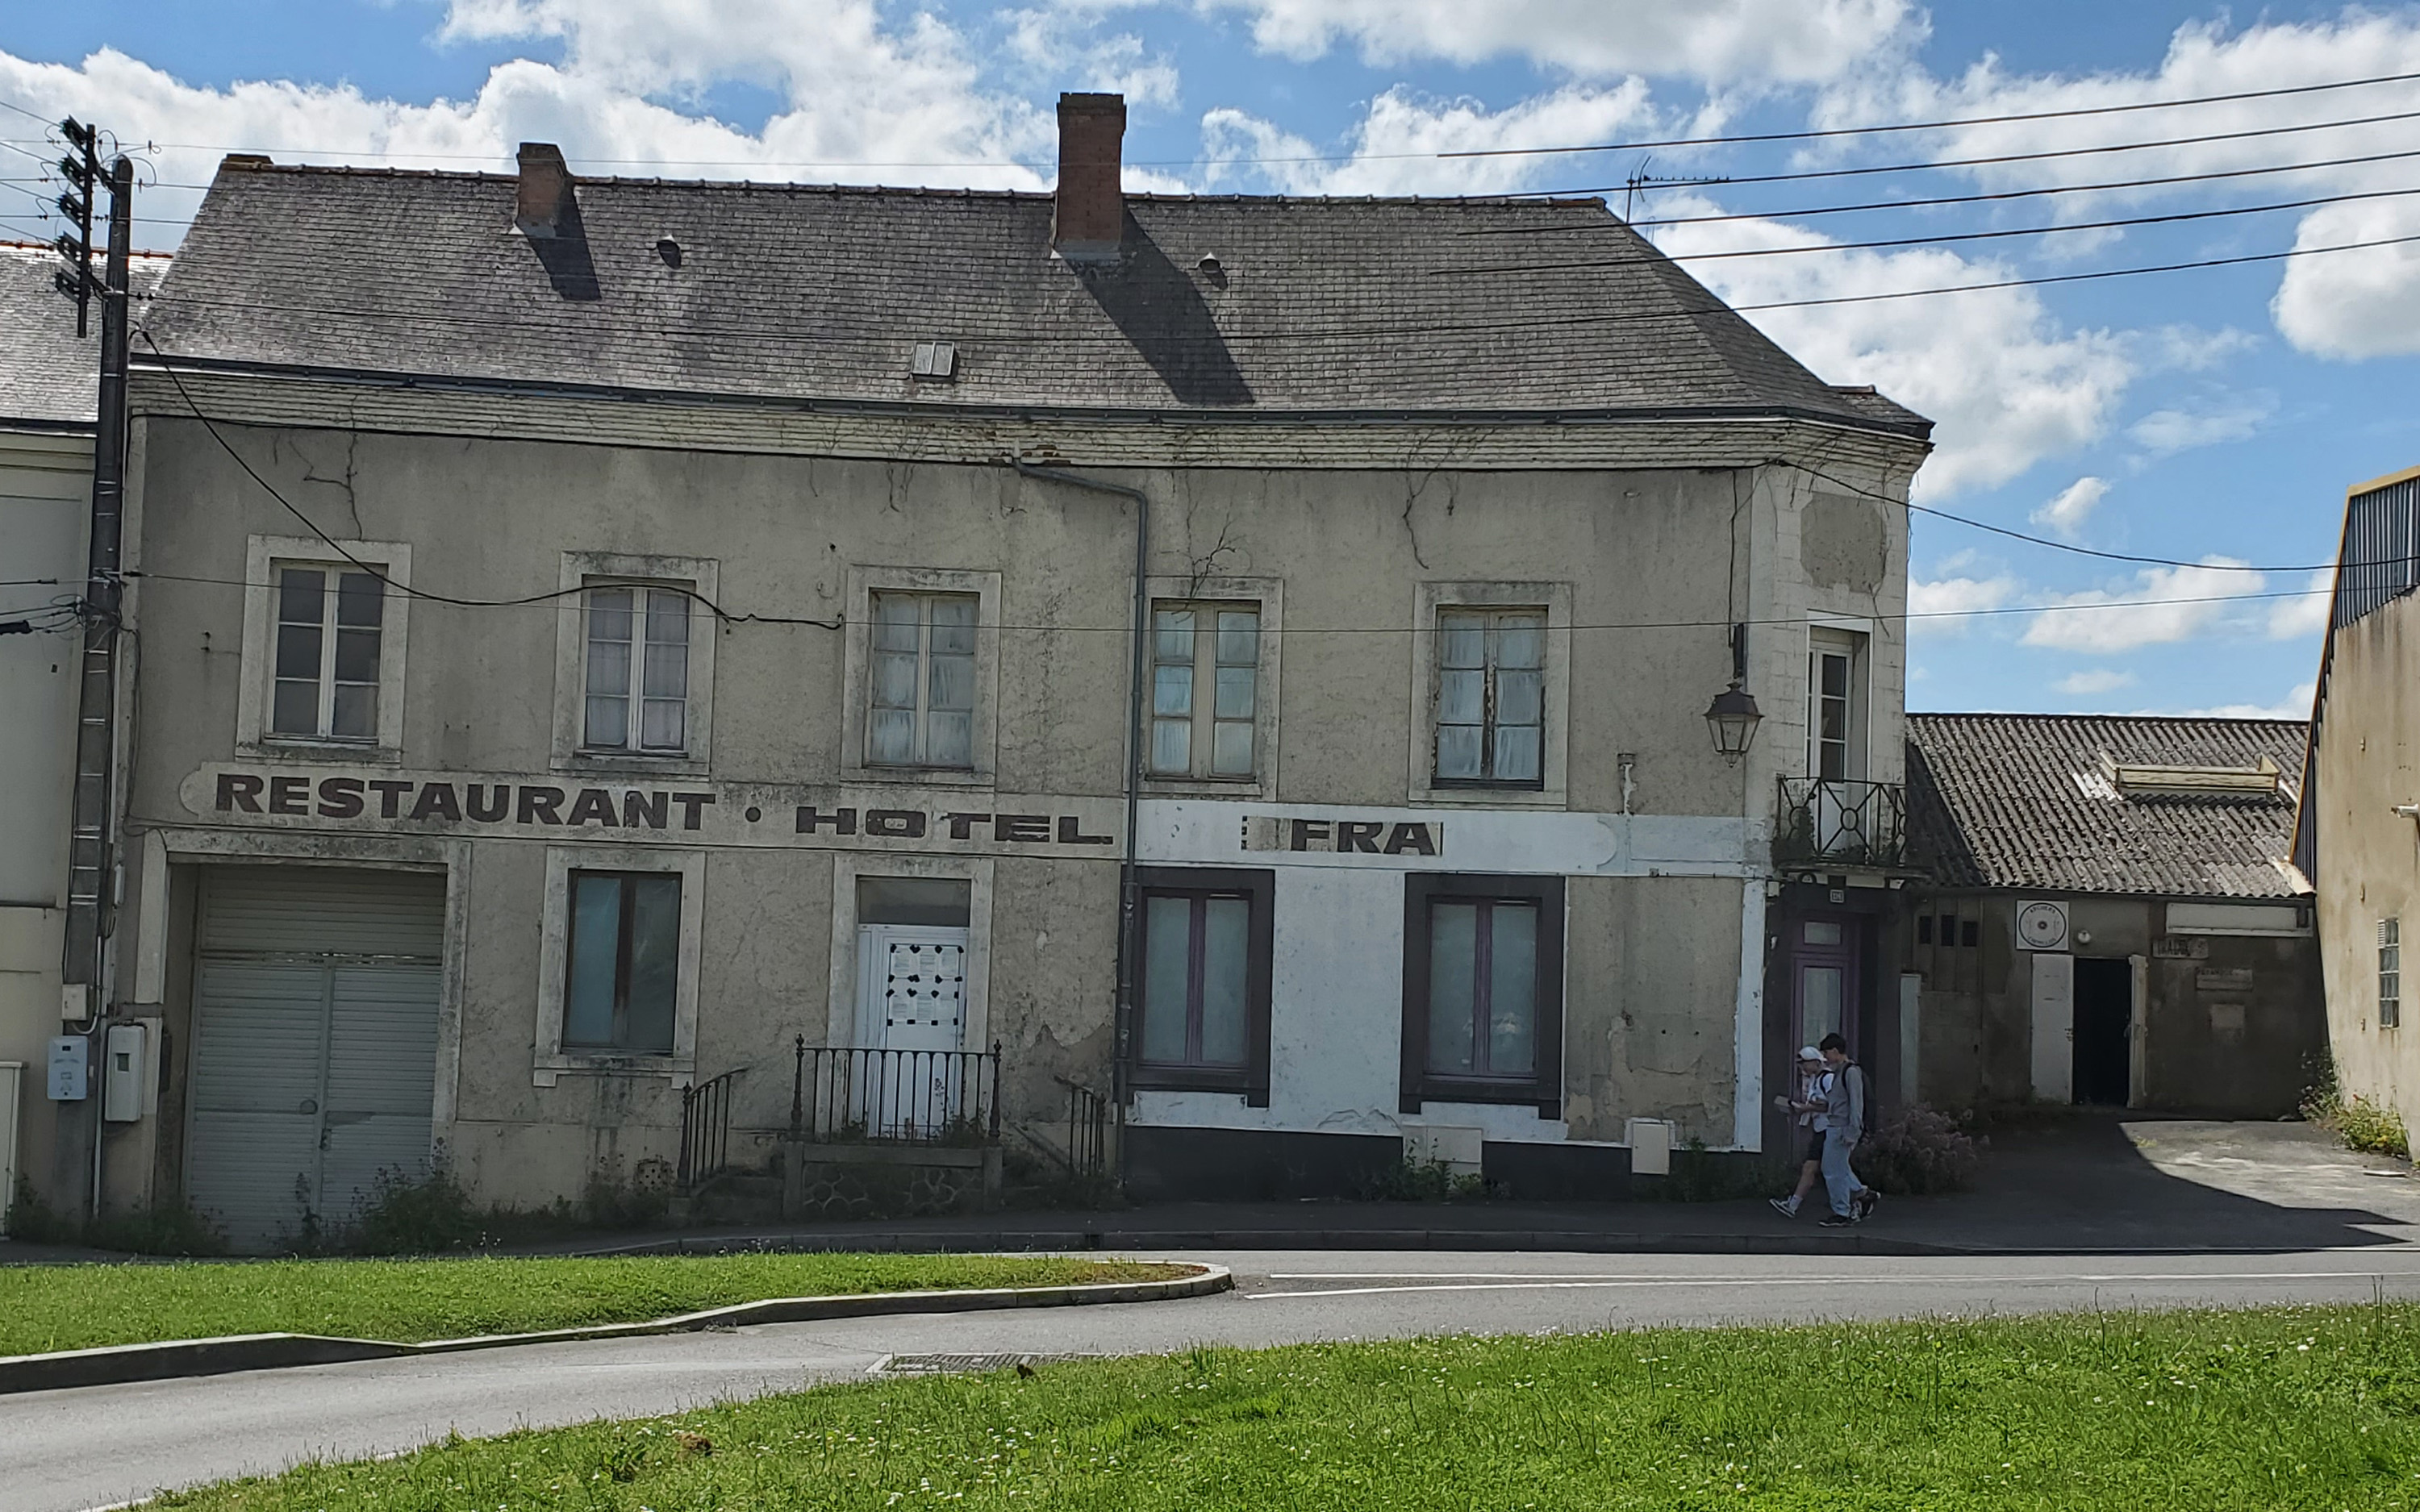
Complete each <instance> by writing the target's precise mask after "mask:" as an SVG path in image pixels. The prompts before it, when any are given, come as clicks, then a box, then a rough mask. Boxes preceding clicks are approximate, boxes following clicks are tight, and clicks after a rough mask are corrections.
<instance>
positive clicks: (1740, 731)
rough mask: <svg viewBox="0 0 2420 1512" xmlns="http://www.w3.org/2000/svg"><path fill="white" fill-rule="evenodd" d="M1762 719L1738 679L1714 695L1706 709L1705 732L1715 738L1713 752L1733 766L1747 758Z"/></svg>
mask: <svg viewBox="0 0 2420 1512" xmlns="http://www.w3.org/2000/svg"><path fill="white" fill-rule="evenodd" d="M1763 718H1764V715H1763V713H1762V712H1761V710H1759V709H1758V708H1757V706H1756V696H1755V695H1754V694H1752V693H1750V692H1749V691H1748V690H1747V689H1746V688H1745V687H1741V686H1740V680H1739V679H1738V678H1736V677H1735V678H1733V679H1731V686H1730V687H1727V688H1725V689H1723V690H1722V691H1721V692H1719V693H1717V694H1715V695H1714V702H1712V703H1709V704H1707V705H1706V731H1707V733H1709V734H1711V735H1713V736H1714V750H1715V752H1716V753H1717V754H1719V755H1720V756H1721V757H1722V758H1723V759H1724V760H1725V761H1732V762H1736V761H1738V760H1739V759H1740V758H1741V757H1743V756H1745V755H1746V754H1747V748H1748V747H1749V746H1750V745H1751V744H1753V743H1754V742H1755V740H1756V727H1757V725H1758V724H1759V723H1760V722H1761V721H1762V720H1763Z"/></svg>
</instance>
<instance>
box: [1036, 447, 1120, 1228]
mask: <svg viewBox="0 0 2420 1512" xmlns="http://www.w3.org/2000/svg"><path fill="white" fill-rule="evenodd" d="M1009 465H1010V466H1011V467H1014V468H1016V471H1019V472H1021V473H1024V474H1025V475H1026V476H1027V477H1029V478H1047V479H1048V480H1049V481H1050V482H1052V483H1063V484H1065V485H1067V486H1069V487H1071V488H1090V489H1092V490H1093V491H1094V492H1095V493H1108V494H1116V495H1118V496H1119V497H1121V498H1125V499H1131V500H1133V501H1134V509H1135V559H1134V637H1133V641H1134V643H1133V645H1132V647H1131V648H1130V653H1131V654H1130V656H1129V657H1128V662H1127V672H1126V837H1125V855H1124V856H1121V857H1120V858H1119V862H1118V955H1117V1001H1116V1005H1115V1008H1114V1011H1113V1016H1112V1019H1111V1027H1110V1055H1109V1103H1110V1106H1111V1107H1112V1108H1113V1109H1114V1110H1115V1112H1114V1114H1113V1117H1115V1118H1116V1119H1117V1121H1118V1185H1119V1186H1121V1187H1124V1186H1125V1175H1126V1138H1125V1134H1126V1097H1127V1088H1126V1058H1127V1057H1126V1049H1127V1041H1128V1039H1129V1037H1130V1036H1131V1035H1132V1034H1133V1032H1134V967H1135V962H1134V940H1135V922H1136V917H1137V915H1138V913H1139V912H1140V899H1139V898H1138V897H1137V892H1138V890H1139V889H1138V888H1137V887H1136V885H1135V845H1136V841H1135V815H1136V810H1137V809H1138V808H1139V807H1140V804H1141V801H1142V696H1143V687H1142V674H1143V651H1144V646H1145V644H1146V638H1147V637H1148V636H1149V635H1150V634H1151V580H1150V576H1149V574H1150V570H1151V499H1150V497H1149V496H1148V495H1146V494H1145V493H1144V492H1143V491H1142V490H1141V489H1140V488H1130V487H1127V486H1125V484H1123V483H1105V482H1103V481H1101V480H1100V479H1098V478H1083V477H1078V476H1077V475H1076V474H1074V473H1072V472H1062V471H1059V470H1058V469H1056V468H1045V467H1036V466H1034V465H1033V464H1032V463H1031V462H1028V461H1026V460H1025V459H1024V458H1022V457H1011V458H1009Z"/></svg>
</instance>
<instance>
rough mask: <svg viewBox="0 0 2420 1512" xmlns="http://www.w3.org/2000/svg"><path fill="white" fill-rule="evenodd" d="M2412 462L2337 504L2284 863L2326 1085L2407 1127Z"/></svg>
mask: <svg viewBox="0 0 2420 1512" xmlns="http://www.w3.org/2000/svg"><path fill="white" fill-rule="evenodd" d="M2415 587H2420V468H2411V469H2406V470H2405V471H2401V472H2397V473H2394V474H2392V475H2391V476H2388V477H2383V478H2379V479H2376V480H2374V481H2372V482H2369V483H2365V484H2362V485H2360V486H2357V487H2355V488H2353V489H2351V490H2350V492H2349V494H2348V495H2347V497H2346V501H2345V528H2344V544H2343V546H2342V548H2341V549H2340V550H2339V552H2338V554H2337V563H2336V572H2335V594H2334V596H2333V599H2332V601H2331V603H2332V608H2331V611H2330V614H2329V619H2328V640H2327V648H2326V650H2325V652H2324V653H2322V656H2321V659H2320V664H2319V693H2318V697H2317V699H2316V700H2315V701H2314V703H2313V706H2312V710H2311V737H2310V768H2311V780H2310V784H2309V786H2308V787H2307V788H2305V789H2304V794H2303V807H2302V812H2301V815H2300V818H2299V822H2298V824H2297V825H2296V830H2295V837H2294V861H2295V864H2296V865H2297V866H2298V867H2300V868H2301V869H2302V871H2303V872H2304V874H2305V875H2306V876H2307V877H2308V878H2309V880H2310V882H2311V884H2312V886H2313V887H2315V888H2316V889H2317V892H2318V899H2319V947H2320V957H2321V960H2322V962H2323V963H2324V965H2325V969H2326V974H2327V991H2328V1040H2329V1046H2330V1049H2331V1050H2332V1051H2333V1052H2334V1054H2335V1072H2336V1077H2337V1081H2338V1083H2339V1085H2340V1087H2341V1088H2342V1090H2343V1091H2344V1093H2345V1094H2346V1095H2348V1096H2359V1097H2364V1098H2366V1099H2368V1100H2369V1101H2371V1102H2373V1103H2378V1104H2379V1105H2381V1106H2382V1107H2386V1108H2391V1109H2393V1110H2394V1111H2395V1112H2396V1113H2397V1114H2399V1115H2400V1116H2401V1117H2402V1119H2403V1122H2404V1126H2405V1127H2406V1128H2420V1050H2415V1049H2414V1048H2413V1046H2412V1041H2411V1035H2412V1033H2413V1032H2414V1031H2413V1030H2411V1029H2407V1028H2405V1027H2404V1024H2403V1006H2404V1001H2405V990H2404V982H2405V980H2407V979H2406V976H2405V973H2404V969H2403V963H2404V961H2405V959H2406V957H2407V948H2406V946H2405V943H2404V942H2405V941H2406V940H2407V939H2409V938H2410V937H2411V933H2412V929H2413V928H2414V924H2415V921H2420V598H2415V596H2414V594H2412V589H2414V588H2415Z"/></svg>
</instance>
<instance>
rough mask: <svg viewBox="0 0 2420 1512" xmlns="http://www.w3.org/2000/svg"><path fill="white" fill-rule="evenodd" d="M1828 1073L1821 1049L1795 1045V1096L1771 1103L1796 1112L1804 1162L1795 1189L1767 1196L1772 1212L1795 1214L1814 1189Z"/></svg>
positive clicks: (1820, 1154) (1820, 1155) (1819, 1166)
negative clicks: (1784, 1195)
mask: <svg viewBox="0 0 2420 1512" xmlns="http://www.w3.org/2000/svg"><path fill="white" fill-rule="evenodd" d="M1831 1081H1832V1072H1830V1070H1829V1069H1827V1068H1826V1066H1825V1065H1824V1061H1823V1052H1822V1051H1821V1050H1818V1049H1816V1048H1815V1047H1814V1046H1813V1045H1811V1044H1803V1045H1800V1046H1799V1047H1798V1095H1797V1096H1796V1097H1776V1098H1775V1099H1774V1100H1773V1105H1774V1106H1775V1107H1777V1108H1780V1109H1781V1110H1782V1111H1784V1112H1786V1113H1794V1114H1796V1115H1798V1121H1797V1124H1796V1128H1797V1132H1798V1138H1797V1142H1798V1144H1799V1146H1800V1147H1801V1149H1803V1151H1804V1156H1805V1161H1806V1164H1804V1165H1801V1166H1800V1167H1799V1168H1798V1190H1796V1191H1795V1192H1792V1193H1791V1194H1790V1196H1786V1197H1771V1198H1768V1199H1767V1200H1768V1201H1770V1202H1771V1203H1772V1204H1773V1211H1776V1212H1777V1213H1779V1214H1781V1215H1782V1216H1783V1217H1784V1218H1795V1217H1797V1216H1798V1205H1799V1204H1800V1203H1801V1202H1804V1201H1805V1200H1807V1193H1809V1192H1812V1191H1813V1190H1815V1183H1816V1181H1817V1180H1819V1179H1821V1177H1822V1175H1823V1108H1824V1105H1825V1103H1826V1100H1827V1098H1828V1096H1829V1094H1830V1092H1831Z"/></svg>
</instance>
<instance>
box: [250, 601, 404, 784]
mask: <svg viewBox="0 0 2420 1512" xmlns="http://www.w3.org/2000/svg"><path fill="white" fill-rule="evenodd" d="M272 580H273V581H274V583H275V594H274V596H275V603H276V609H277V622H276V629H275V631H274V637H275V639H274V640H273V642H272V650H271V662H272V667H271V674H272V675H271V691H270V698H269V728H268V730H267V732H266V733H267V734H268V735H269V736H270V738H271V739H288V740H341V741H359V742H362V743H364V744H369V743H371V742H374V741H376V740H377V739H378V736H379V684H380V652H381V646H380V638H381V636H382V635H383V633H384V625H383V622H384V620H385V617H386V615H385V610H386V584H385V583H384V582H383V581H381V580H380V578H379V576H378V575H377V574H375V573H372V572H367V571H365V570H363V569H362V568H361V567H358V566H354V565H351V564H349V563H347V564H341V565H339V564H334V563H292V562H281V563H276V566H275V570H274V577H273V579H272Z"/></svg>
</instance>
